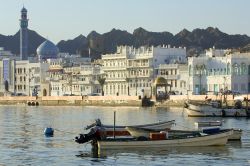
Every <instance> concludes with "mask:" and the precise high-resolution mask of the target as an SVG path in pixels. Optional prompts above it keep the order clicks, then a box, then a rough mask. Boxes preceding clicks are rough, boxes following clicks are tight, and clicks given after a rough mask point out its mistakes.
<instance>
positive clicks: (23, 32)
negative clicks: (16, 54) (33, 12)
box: [20, 7, 29, 60]
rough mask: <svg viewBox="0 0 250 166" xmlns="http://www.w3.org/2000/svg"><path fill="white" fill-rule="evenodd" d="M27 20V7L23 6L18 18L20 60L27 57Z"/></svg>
mask: <svg viewBox="0 0 250 166" xmlns="http://www.w3.org/2000/svg"><path fill="white" fill-rule="evenodd" d="M28 21H29V20H28V19H27V9H25V8H24V7H23V8H22V10H21V19H20V60H27V59H28Z"/></svg>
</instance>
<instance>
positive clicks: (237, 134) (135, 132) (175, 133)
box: [126, 126, 242, 141]
mask: <svg viewBox="0 0 250 166" xmlns="http://www.w3.org/2000/svg"><path fill="white" fill-rule="evenodd" d="M126 129H127V130H128V132H129V134H130V135H131V136H133V137H136V138H138V137H141V136H142V137H146V138H149V137H150V133H157V132H165V133H166V137H175V138H178V137H180V136H193V135H195V134H196V135H197V134H199V133H205V134H217V133H220V132H223V131H227V130H229V129H221V127H220V126H212V127H211V126H210V127H202V128H199V129H197V130H172V129H171V130H167V131H160V130H150V129H142V128H138V127H126ZM231 130H232V131H233V133H232V135H230V136H229V138H228V140H230V141H232V140H241V135H242V130H241V129H231Z"/></svg>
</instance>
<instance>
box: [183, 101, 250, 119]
mask: <svg viewBox="0 0 250 166" xmlns="http://www.w3.org/2000/svg"><path fill="white" fill-rule="evenodd" d="M185 110H186V111H187V114H188V116H190V117H215V116H217V117H248V116H250V110H249V109H246V108H243V107H241V106H240V104H239V105H238V106H237V105H236V106H235V107H229V106H227V107H222V106H221V105H220V104H218V103H217V102H214V103H202V104H201V103H199V104H198V103H191V102H187V103H186V104H185Z"/></svg>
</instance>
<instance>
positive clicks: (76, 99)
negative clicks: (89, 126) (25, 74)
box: [0, 95, 247, 107]
mask: <svg viewBox="0 0 250 166" xmlns="http://www.w3.org/2000/svg"><path fill="white" fill-rule="evenodd" d="M206 97H207V98H208V99H212V100H221V99H222V97H221V96H218V95H217V96H216V95H189V96H187V95H171V96H170V98H169V99H168V100H166V101H161V102H156V101H155V97H153V98H152V99H151V101H152V102H154V104H155V105H156V106H181V107H182V106H183V105H184V102H185V101H186V100H195V101H204V100H205V98H206ZM241 97H247V95H241ZM227 101H228V103H229V104H230V103H232V102H233V101H234V97H233V96H232V95H228V96H227ZM16 104H27V105H45V106H64V105H69V106H74V105H75V106H141V105H142V100H141V99H140V98H139V97H138V96H42V97H32V96H13V97H12V96H2V97H0V105H16Z"/></svg>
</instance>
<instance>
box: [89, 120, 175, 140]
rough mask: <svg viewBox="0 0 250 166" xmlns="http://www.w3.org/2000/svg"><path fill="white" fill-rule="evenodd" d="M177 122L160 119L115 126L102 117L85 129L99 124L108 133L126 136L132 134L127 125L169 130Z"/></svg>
mask: <svg viewBox="0 0 250 166" xmlns="http://www.w3.org/2000/svg"><path fill="white" fill-rule="evenodd" d="M173 124H175V120H170V121H160V122H156V123H149V124H144V125H133V126H115V130H114V126H113V125H105V124H102V123H101V120H100V119H96V120H95V122H94V123H93V124H91V125H89V126H87V127H86V128H85V129H86V130H88V129H90V128H92V127H94V126H99V127H102V128H104V129H105V132H106V135H108V136H112V135H116V136H126V135H130V134H129V132H128V131H127V130H126V129H125V128H126V127H139V128H142V129H151V130H167V129H170V128H171V127H172V125H173Z"/></svg>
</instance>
